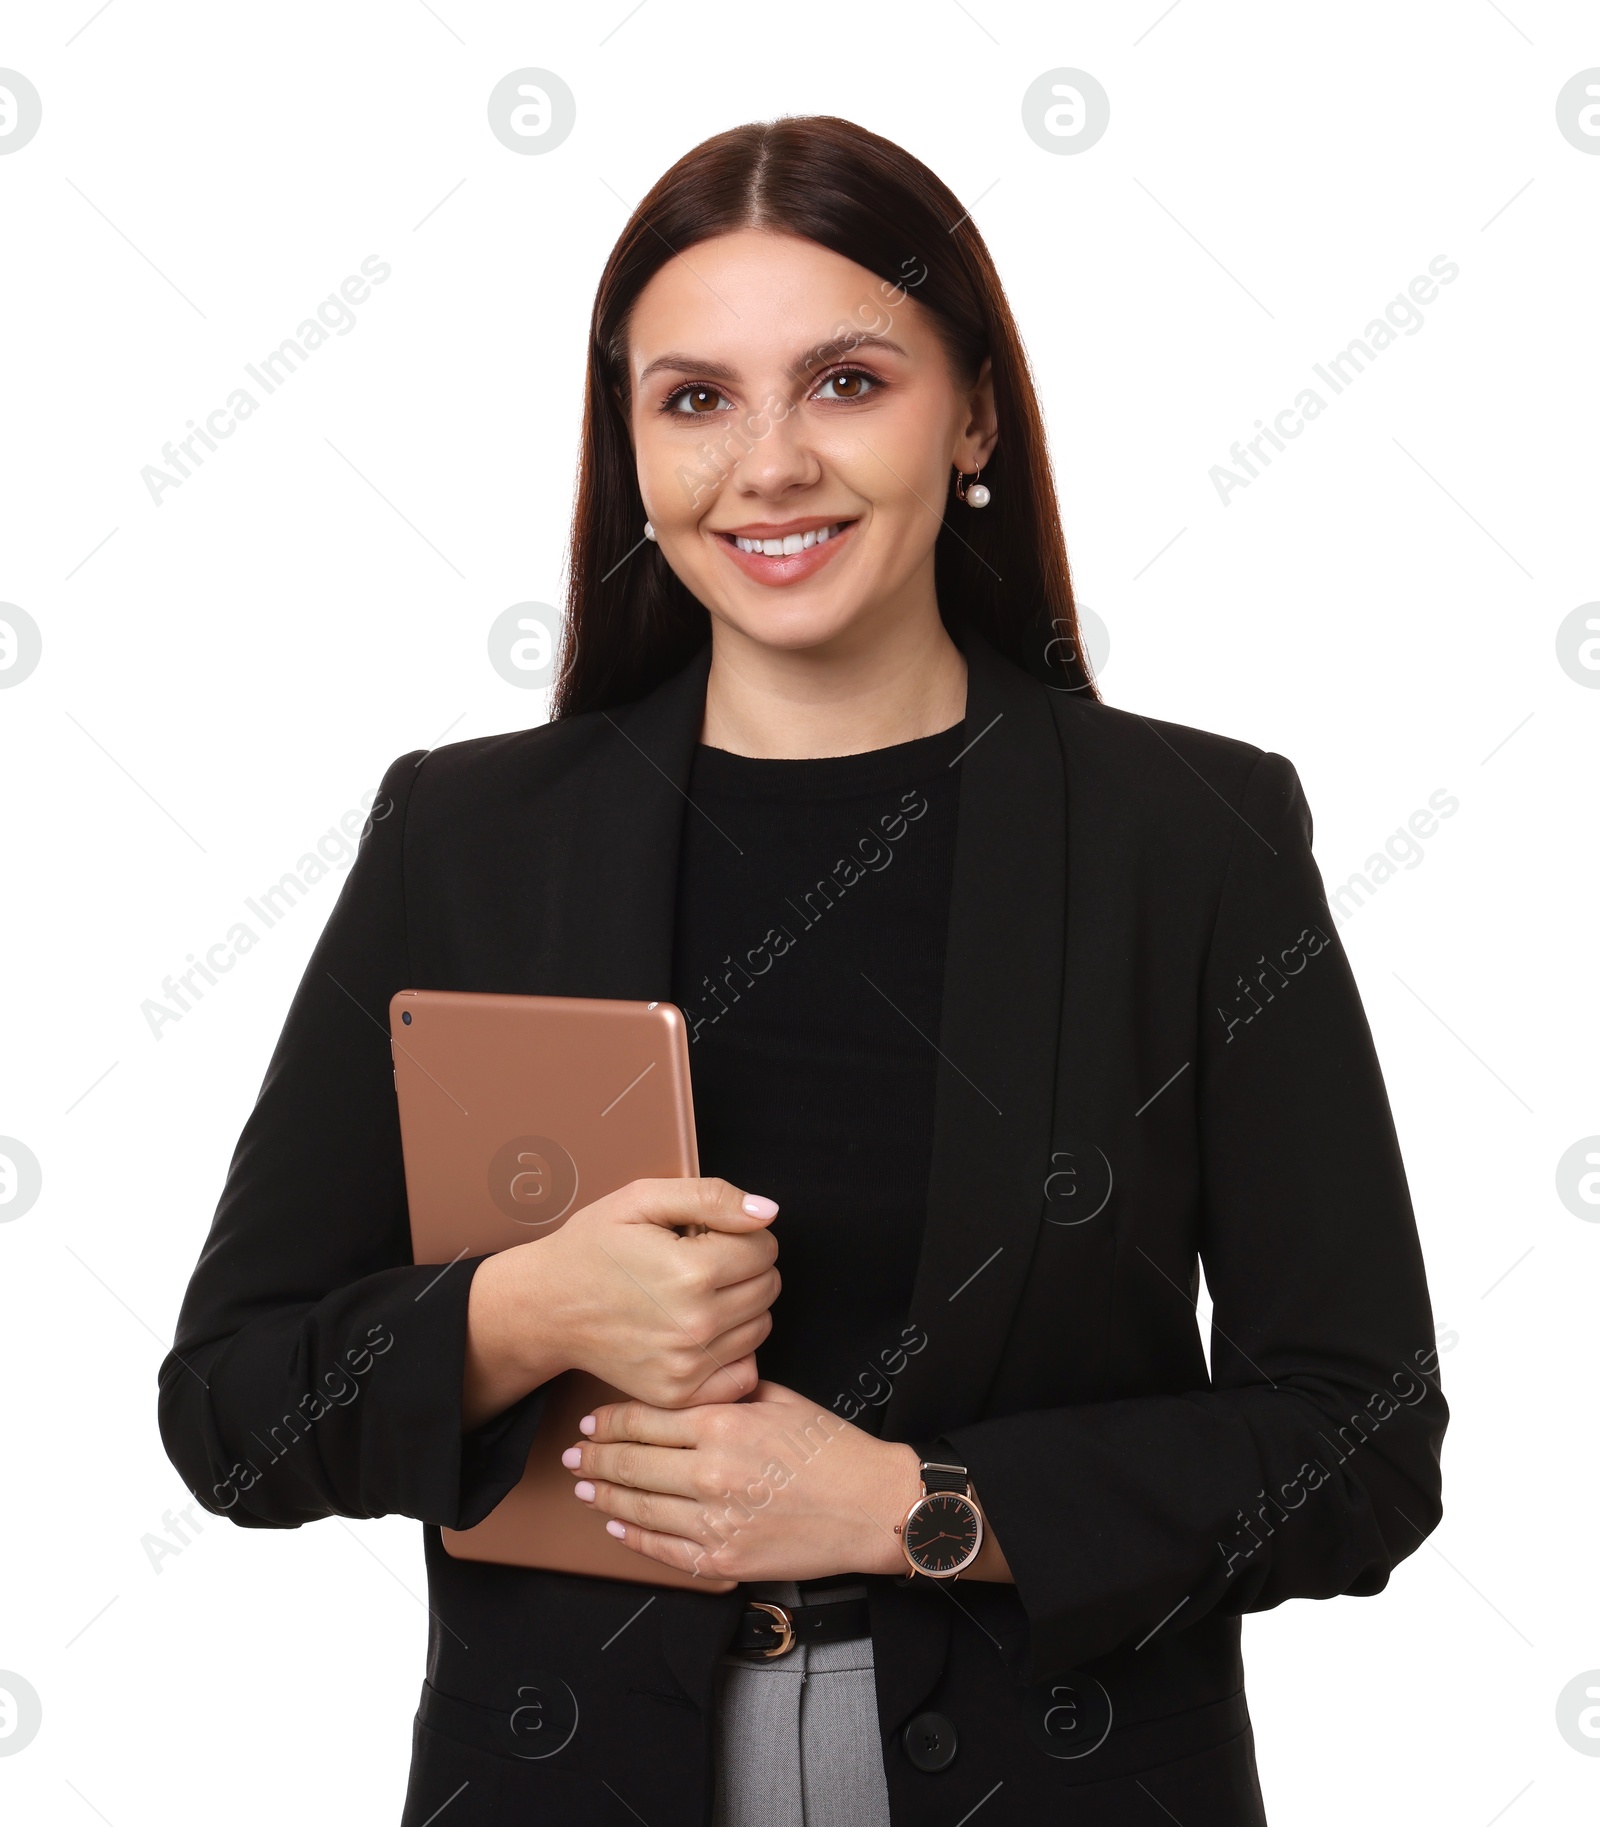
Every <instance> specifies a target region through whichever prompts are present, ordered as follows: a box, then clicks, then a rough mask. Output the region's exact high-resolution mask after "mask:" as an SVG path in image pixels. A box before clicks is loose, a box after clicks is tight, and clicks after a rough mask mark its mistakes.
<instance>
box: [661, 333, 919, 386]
mask: <svg viewBox="0 0 1600 1827" xmlns="http://www.w3.org/2000/svg"><path fill="white" fill-rule="evenodd" d="M857 349H882V350H885V351H887V352H888V353H889V354H891V355H904V354H905V350H904V349H903V348H902V347H901V345H900V344H899V343H897V342H894V341H893V340H891V338H889V337H887V336H865V335H863V336H857V335H855V334H854V333H847V334H846V335H843V336H835V337H831V338H830V339H829V340H828V341H827V342H825V343H817V344H816V345H814V346H813V347H812V348H811V349H809V350H807V352H806V353H805V354H804V355H803V356H801V357H800V358H799V360H798V361H793V362H790V364H789V366H788V368H787V369H786V370H785V372H786V373H787V374H788V375H789V377H790V379H791V380H800V379H803V378H804V376H806V375H807V374H809V373H811V372H812V371H813V370H814V369H817V368H821V367H824V366H826V364H827V363H829V362H831V361H832V360H834V358H835V357H836V356H839V355H848V354H852V353H854V351H856V350H857ZM661 373H674V374H698V375H704V376H705V378H706V379H707V380H708V381H727V382H728V383H730V385H731V384H732V383H733V382H735V381H737V380H738V378H739V375H738V371H737V369H734V368H732V367H730V366H729V365H728V363H726V362H714V361H705V360H702V359H701V358H699V357H698V356H692V355H679V354H677V353H676V352H673V353H671V354H668V355H658V356H657V357H656V359H655V360H654V361H653V362H651V363H650V364H649V366H648V367H646V368H645V369H644V371H643V372H642V373H641V374H640V376H639V382H640V385H641V386H642V385H643V384H644V382H645V381H647V380H649V378H650V376H651V375H652V374H661Z"/></svg>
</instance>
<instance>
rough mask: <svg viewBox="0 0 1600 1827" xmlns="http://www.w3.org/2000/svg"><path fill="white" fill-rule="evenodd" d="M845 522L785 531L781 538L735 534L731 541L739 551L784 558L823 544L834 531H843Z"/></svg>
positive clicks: (766, 556)
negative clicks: (793, 531)
mask: <svg viewBox="0 0 1600 1827" xmlns="http://www.w3.org/2000/svg"><path fill="white" fill-rule="evenodd" d="M844 527H845V523H844V522H843V521H836V522H835V523H834V524H833V525H832V526H831V527H818V528H817V529H816V530H815V532H811V533H786V534H785V535H784V536H783V538H782V539H746V538H745V537H744V536H743V535H742V534H735V535H734V540H733V543H734V544H735V545H736V546H737V547H738V548H739V550H740V551H741V552H759V553H760V554H761V555H762V556H763V557H764V558H786V557H788V556H789V555H790V554H791V553H794V552H808V551H810V549H811V548H812V546H820V545H824V544H825V543H826V542H827V541H828V540H830V539H832V538H833V536H834V535H835V534H836V533H842V532H843V531H844Z"/></svg>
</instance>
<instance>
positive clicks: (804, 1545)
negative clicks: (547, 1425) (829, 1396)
mask: <svg viewBox="0 0 1600 1827" xmlns="http://www.w3.org/2000/svg"><path fill="white" fill-rule="evenodd" d="M588 1419H590V1417H587V1416H586V1417H585V1420H586V1421H587V1420H588ZM592 1419H593V1422H594V1428H593V1432H592V1433H588V1429H587V1428H586V1429H585V1432H586V1433H588V1438H587V1439H585V1440H583V1441H581V1442H580V1443H579V1444H578V1445H577V1446H575V1447H571V1448H569V1449H568V1450H567V1451H566V1452H565V1453H564V1454H563V1455H562V1463H563V1464H564V1465H565V1466H566V1467H567V1469H568V1470H569V1471H570V1472H572V1473H574V1474H575V1476H576V1477H577V1479H578V1483H577V1486H576V1494H577V1497H578V1499H579V1501H580V1502H587V1503H592V1504H593V1505H594V1507H595V1508H596V1509H597V1510H603V1511H604V1512H605V1513H606V1515H607V1516H608V1517H610V1518H611V1520H610V1521H609V1522H608V1523H607V1524H606V1527H607V1528H608V1529H609V1530H610V1532H611V1533H612V1534H613V1535H615V1536H616V1537H617V1538H618V1539H619V1540H621V1541H622V1542H624V1543H626V1544H627V1546H628V1547H630V1548H632V1549H634V1550H635V1551H636V1552H637V1553H640V1554H643V1555H647V1556H649V1558H650V1559H652V1560H657V1561H661V1562H663V1563H664V1564H665V1565H666V1566H669V1567H677V1568H679V1569H681V1570H682V1571H684V1572H686V1573H689V1572H694V1573H699V1574H701V1575H702V1576H703V1577H705V1578H707V1579H731V1580H758V1579H781V1580H812V1579H821V1578H826V1577H827V1576H829V1575H832V1574H839V1573H904V1572H906V1570H907V1569H906V1562H905V1558H904V1556H903V1555H902V1554H901V1552H900V1538H899V1537H898V1536H897V1535H896V1534H895V1532H894V1531H895V1526H896V1524H897V1523H899V1522H901V1521H902V1520H903V1518H904V1516H905V1513H906V1511H907V1510H908V1509H909V1508H910V1506H911V1504H912V1503H913V1502H914V1501H915V1499H916V1497H917V1495H918V1494H919V1492H920V1491H921V1489H922V1483H921V1475H920V1472H919V1470H918V1464H919V1462H918V1458H917V1454H916V1450H915V1449H914V1448H913V1447H910V1446H906V1445H902V1444H900V1443H897V1442H894V1441H888V1440H879V1439H877V1438H876V1437H875V1436H873V1435H872V1434H867V1433H863V1432H862V1430H861V1429H860V1428H858V1427H853V1426H851V1424H850V1423H849V1422H848V1421H846V1420H844V1419H842V1418H841V1417H840V1416H838V1415H836V1414H830V1413H829V1412H828V1411H827V1410H826V1409H823V1408H819V1407H818V1406H817V1404H816V1403H815V1402H810V1401H807V1399H806V1398H805V1397H804V1396H801V1395H797V1394H796V1393H795V1391H794V1390H792V1389H785V1388H784V1387H783V1386H782V1384H779V1383H765V1382H763V1383H758V1384H757V1385H756V1388H755V1391H754V1393H753V1394H752V1395H751V1396H749V1397H747V1398H746V1399H745V1400H744V1401H742V1402H716V1403H707V1404H705V1405H703V1406H701V1407H697V1408H652V1407H651V1406H650V1405H649V1404H648V1403H645V1402H613V1403H610V1404H608V1405H607V1406H605V1407H603V1408H599V1409H596V1410H595V1413H594V1416H593V1417H592Z"/></svg>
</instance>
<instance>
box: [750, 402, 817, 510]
mask: <svg viewBox="0 0 1600 1827" xmlns="http://www.w3.org/2000/svg"><path fill="white" fill-rule="evenodd" d="M745 440H746V441H747V444H748V448H746V449H744V450H743V451H742V452H741V454H740V455H739V456H738V457H737V459H736V460H735V463H734V469H733V485H734V487H735V488H736V489H737V490H738V491H739V493H740V494H742V495H752V496H757V497H760V498H762V499H766V500H777V499H778V498H780V497H781V496H783V495H786V494H789V493H791V492H792V491H794V490H796V489H803V488H810V487H812V486H813V485H814V484H815V483H817V482H818V481H820V480H821V477H822V464H821V462H820V460H819V459H818V457H817V454H816V452H815V451H814V450H813V449H811V447H810V445H809V444H808V442H807V440H806V435H805V426H804V418H803V415H802V414H801V413H800V412H798V411H797V410H796V409H795V408H794V407H792V406H788V407H786V406H784V405H779V404H774V405H773V406H772V407H771V409H770V410H768V411H766V412H763V413H754V414H752V415H751V418H750V420H749V422H748V424H747V428H746V431H745Z"/></svg>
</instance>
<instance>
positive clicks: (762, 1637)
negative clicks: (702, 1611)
mask: <svg viewBox="0 0 1600 1827" xmlns="http://www.w3.org/2000/svg"><path fill="white" fill-rule="evenodd" d="M871 1635H872V1625H871V1622H870V1620H869V1618H868V1614H867V1601H866V1600H865V1599H834V1600H832V1601H830V1602H829V1603H827V1604H825V1605H774V1604H771V1603H769V1602H768V1601H767V1600H765V1599H752V1600H751V1601H750V1602H749V1603H748V1604H747V1605H746V1606H745V1608H744V1612H743V1614H742V1615H741V1616H740V1619H739V1628H738V1629H737V1630H736V1631H735V1632H734V1634H733V1641H732V1642H731V1643H730V1644H729V1645H728V1648H729V1649H730V1650H732V1651H733V1652H734V1653H735V1654H736V1655H741V1656H754V1657H760V1658H763V1659H770V1658H771V1657H773V1656H786V1655H787V1654H788V1653H789V1651H790V1650H791V1649H793V1648H795V1646H796V1645H797V1644H800V1643H848V1642H849V1641H850V1640H851V1639H852V1638H854V1637H869V1636H871Z"/></svg>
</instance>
